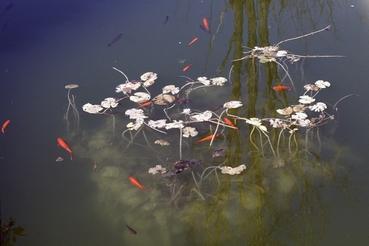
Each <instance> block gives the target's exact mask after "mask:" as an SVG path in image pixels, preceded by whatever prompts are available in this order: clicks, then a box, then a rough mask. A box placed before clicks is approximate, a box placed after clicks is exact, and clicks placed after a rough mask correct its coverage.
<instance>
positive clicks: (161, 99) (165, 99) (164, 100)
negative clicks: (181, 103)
mask: <svg viewBox="0 0 369 246" xmlns="http://www.w3.org/2000/svg"><path fill="white" fill-rule="evenodd" d="M175 100H176V98H175V96H172V95H169V94H159V95H157V96H156V97H154V98H153V99H152V102H153V103H154V104H156V105H161V106H165V105H168V104H171V103H173V102H174V101H175Z"/></svg>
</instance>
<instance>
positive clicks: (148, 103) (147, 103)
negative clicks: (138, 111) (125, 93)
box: [138, 100, 153, 108]
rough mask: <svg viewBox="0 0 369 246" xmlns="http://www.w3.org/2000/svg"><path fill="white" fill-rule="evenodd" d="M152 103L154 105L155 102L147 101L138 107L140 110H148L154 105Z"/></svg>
mask: <svg viewBox="0 0 369 246" xmlns="http://www.w3.org/2000/svg"><path fill="white" fill-rule="evenodd" d="M152 103H153V102H152V101H150V100H149V101H146V102H143V103H140V104H139V106H138V107H139V108H146V107H149V106H151V105H152Z"/></svg>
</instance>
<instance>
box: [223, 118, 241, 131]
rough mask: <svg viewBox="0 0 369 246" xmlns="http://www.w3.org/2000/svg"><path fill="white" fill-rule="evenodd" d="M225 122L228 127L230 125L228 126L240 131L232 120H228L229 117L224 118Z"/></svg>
mask: <svg viewBox="0 0 369 246" xmlns="http://www.w3.org/2000/svg"><path fill="white" fill-rule="evenodd" d="M223 121H224V123H225V124H226V125H228V126H231V127H234V128H236V129H238V127H237V126H235V124H233V122H232V121H231V120H230V119H228V118H227V117H223Z"/></svg>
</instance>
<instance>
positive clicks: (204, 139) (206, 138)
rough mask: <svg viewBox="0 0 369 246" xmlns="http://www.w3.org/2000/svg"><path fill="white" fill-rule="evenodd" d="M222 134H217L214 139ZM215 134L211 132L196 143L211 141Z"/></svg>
mask: <svg viewBox="0 0 369 246" xmlns="http://www.w3.org/2000/svg"><path fill="white" fill-rule="evenodd" d="M219 135H220V134H217V135H216V136H215V137H214V139H216V138H217V137H219ZM213 136H214V134H210V135H208V136H206V137H203V138H200V139H199V140H197V141H196V143H203V142H207V141H211V139H212V138H213Z"/></svg>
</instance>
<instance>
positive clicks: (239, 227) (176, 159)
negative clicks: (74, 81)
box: [75, 1, 351, 245]
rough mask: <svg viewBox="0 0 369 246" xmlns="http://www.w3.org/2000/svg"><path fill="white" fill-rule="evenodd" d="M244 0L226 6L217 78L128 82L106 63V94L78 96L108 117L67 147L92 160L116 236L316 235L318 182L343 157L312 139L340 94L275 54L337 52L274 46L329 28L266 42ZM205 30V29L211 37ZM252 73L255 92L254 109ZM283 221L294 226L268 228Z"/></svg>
mask: <svg viewBox="0 0 369 246" xmlns="http://www.w3.org/2000/svg"><path fill="white" fill-rule="evenodd" d="M252 3H253V1H230V4H229V5H230V7H231V8H232V9H233V10H234V12H235V19H234V23H235V28H234V33H233V36H232V41H231V42H230V46H229V50H228V51H227V54H226V57H225V59H224V61H223V62H222V65H221V69H220V73H221V74H222V75H224V74H229V75H228V77H227V76H219V74H216V75H215V76H214V77H208V76H199V77H197V78H191V77H189V76H179V77H180V78H181V79H182V80H183V81H182V82H176V83H169V84H165V83H163V82H162V81H160V82H157V81H159V80H160V76H159V75H158V74H157V73H155V72H146V73H143V74H142V75H141V76H139V77H138V78H136V79H135V80H132V79H129V77H130V76H129V77H128V76H127V74H126V73H125V72H123V71H122V70H120V69H118V68H116V67H113V69H114V70H115V71H116V72H118V73H120V74H121V75H122V83H121V84H118V85H117V86H116V88H115V92H116V93H117V96H113V97H107V98H105V99H103V100H102V101H101V103H99V104H96V103H86V104H84V105H83V107H82V109H83V111H84V112H86V113H89V114H94V115H100V116H102V115H108V116H109V121H107V124H104V126H103V128H102V130H99V131H94V132H91V133H90V132H84V133H83V134H84V135H82V137H81V141H80V143H79V145H78V146H75V147H76V149H77V151H76V152H78V153H80V155H82V156H83V157H86V158H90V159H93V161H94V163H97V164H98V168H97V171H96V172H94V173H93V176H92V177H93V180H94V181H95V182H96V184H97V189H98V191H99V192H98V194H99V195H98V200H99V205H100V206H101V207H100V208H104V209H103V210H102V212H101V211H100V210H99V211H100V212H101V213H102V215H103V216H104V217H105V218H106V219H107V220H108V221H109V222H110V223H113V224H115V225H118V226H120V227H126V228H128V233H125V234H124V235H123V237H124V240H125V241H127V242H128V243H129V242H131V243H139V242H140V241H142V242H147V241H148V240H152V238H155V242H156V243H158V244H160V243H161V244H162V245H172V244H173V243H174V242H175V243H176V244H178V245H188V243H193V244H194V245H223V244H225V243H230V244H232V243H234V244H237V242H240V241H242V240H245V239H247V242H249V243H250V245H268V244H273V245H283V242H284V241H283V238H284V237H286V236H292V237H294V238H296V242H298V241H301V242H304V244H305V245H313V244H314V243H315V242H316V240H317V239H318V238H319V237H320V235H321V234H322V231H323V230H324V225H325V223H326V222H325V211H324V205H323V202H322V201H321V200H322V197H321V195H320V192H319V189H320V187H321V186H322V184H323V183H325V182H326V181H332V180H335V181H337V180H340V178H341V176H343V175H344V174H343V173H344V172H341V170H342V166H341V163H342V162H344V161H346V160H347V159H349V158H351V156H350V155H349V153H348V154H346V155H345V154H343V153H344V152H343V151H342V146H338V145H337V144H335V143H334V142H330V143H329V144H323V143H324V142H325V141H328V140H327V139H325V138H324V135H322V136H321V134H320V132H321V131H322V130H321V129H322V128H324V125H326V124H327V123H329V122H331V121H333V120H334V119H335V113H336V112H337V105H338V103H339V102H341V101H342V100H343V99H344V98H346V97H344V98H343V99H340V100H338V101H337V103H329V102H328V101H327V100H325V99H324V93H325V91H326V90H327V89H328V88H330V87H331V86H334V83H333V82H332V84H331V82H328V81H325V80H322V79H317V80H315V81H312V82H309V83H307V84H305V85H301V86H299V85H297V84H295V83H294V80H293V75H291V74H290V72H289V70H288V66H287V64H286V62H289V63H297V62H299V61H301V60H303V59H305V58H309V57H337V56H309V55H296V54H293V53H291V52H289V51H287V50H284V49H281V48H280V45H281V44H282V43H284V42H287V41H292V40H296V39H300V38H305V37H308V36H311V35H315V34H318V33H321V32H322V31H325V30H328V29H329V27H325V28H323V29H320V30H318V31H314V32H311V33H308V34H303V35H301V36H298V37H296V38H291V39H286V40H282V41H281V42H277V43H276V44H274V45H271V44H269V41H268V28H267V23H268V22H267V21H266V19H267V11H265V10H263V9H262V10H261V11H260V13H259V14H260V16H259V17H258V18H259V21H260V22H261V23H259V25H258V24H257V23H256V22H257V20H256V17H255V13H253V12H255V8H266V9H267V8H268V6H269V5H268V4H267V1H262V2H261V3H260V5H257V6H256V5H253V4H252ZM245 5H247V6H245ZM244 10H246V13H247V18H248V20H247V21H248V24H249V33H248V40H247V43H246V45H244V42H243V40H242V38H243V35H242V30H243V27H242V25H243V14H244V12H243V11H244ZM264 18H265V19H264ZM220 26H221V23H220V24H219V26H218V29H217V30H220V28H221V27H220ZM256 27H258V28H259V30H256V29H255V28H256ZM217 33H218V31H217V32H215V33H214V34H211V33H210V34H211V35H213V36H212V38H211V40H212V41H214V40H215V35H217ZM258 35H259V36H258ZM258 39H260V40H258ZM194 40H196V41H194V42H200V41H198V39H194ZM245 47H246V48H247V47H248V49H249V51H246V52H245ZM231 50H234V52H235V53H234V56H233V58H232V59H230V58H229V56H230V52H231ZM227 61H228V62H229V63H230V64H229V65H230V66H229V67H230V69H229V71H227V72H225V69H224V67H226V64H227ZM188 69H189V68H187V69H186V71H187V70H188ZM279 69H281V71H282V78H281V77H280V71H279ZM182 71H183V72H186V71H184V70H182ZM260 74H262V75H263V76H264V77H263V82H264V81H265V88H266V90H265V93H264V95H266V97H265V101H262V102H263V103H265V105H262V107H261V108H258V107H259V104H260V103H259V104H257V103H256V101H257V97H258V95H259V87H258V86H260V84H261V79H260V77H262V76H261V75H260ZM286 79H288V81H289V83H291V84H290V85H289V84H288V85H287V84H286V83H285V82H284V81H285V80H286ZM304 82H305V83H306V81H304ZM157 84H160V86H161V87H160V88H157ZM229 88H230V90H229ZM291 89H293V90H291ZM245 91H247V95H246V96H245V95H242V94H243V92H245ZM298 91H302V92H301V93H300V94H297V92H298ZM263 100H264V98H263ZM257 105H258V107H257ZM111 126H112V128H113V130H112V131H111V130H110V129H111ZM116 128H117V129H119V131H120V132H121V138H119V137H120V136H118V134H117V132H118V131H117V130H116ZM111 133H113V137H112V135H111ZM95 165H96V164H95ZM100 208H99V209H100ZM122 211H125V212H124V213H123V214H122ZM311 211H314V216H311ZM117 213H118V214H119V216H117ZM291 214H293V218H292V217H291ZM147 221H150V223H147ZM317 224H318V225H319V226H318V227H313V226H312V225H317ZM295 225H300V226H301V225H303V226H301V227H303V228H304V230H305V232H300V231H298V232H295V231H293V230H281V229H280V228H282V227H294V226H295ZM133 228H134V229H133ZM148 231H150V233H147V232H148ZM286 233H291V234H293V233H296V234H294V235H286ZM136 234H137V235H139V237H134V238H133V237H132V235H136ZM187 234H190V235H191V238H190V239H188V238H186V235H187ZM181 239H183V240H182V241H181ZM133 240H134V241H133Z"/></svg>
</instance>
